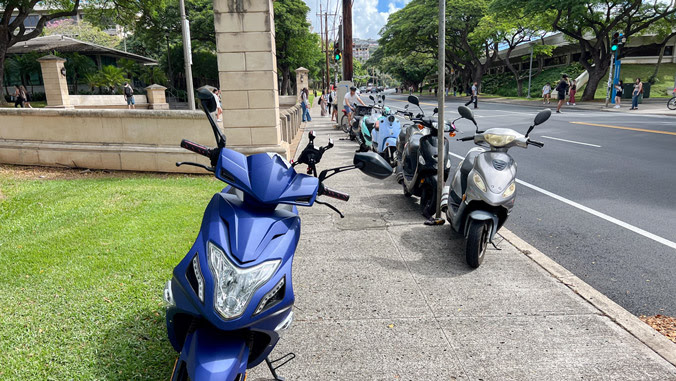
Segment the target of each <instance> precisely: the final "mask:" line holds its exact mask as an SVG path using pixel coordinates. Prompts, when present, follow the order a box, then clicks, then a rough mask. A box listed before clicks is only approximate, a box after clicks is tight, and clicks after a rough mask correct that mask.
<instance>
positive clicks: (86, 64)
mask: <svg viewBox="0 0 676 381" xmlns="http://www.w3.org/2000/svg"><path fill="white" fill-rule="evenodd" d="M65 66H66V72H67V73H68V77H69V79H70V80H71V82H72V83H73V87H74V89H73V93H74V94H77V93H78V87H79V85H80V80H81V79H86V78H87V75H89V74H91V73H93V72H95V71H96V64H95V63H94V61H93V60H92V59H91V58H90V57H88V56H83V55H82V54H80V53H73V54H69V55H68V56H67V61H66V63H65Z"/></svg>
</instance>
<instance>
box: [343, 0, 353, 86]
mask: <svg viewBox="0 0 676 381" xmlns="http://www.w3.org/2000/svg"><path fill="white" fill-rule="evenodd" d="M352 76H353V67H352V0H343V81H352Z"/></svg>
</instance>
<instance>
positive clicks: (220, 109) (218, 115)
mask: <svg viewBox="0 0 676 381" xmlns="http://www.w3.org/2000/svg"><path fill="white" fill-rule="evenodd" d="M213 93H214V99H215V100H216V121H217V122H222V121H223V105H222V104H221V90H219V89H214V91H213Z"/></svg>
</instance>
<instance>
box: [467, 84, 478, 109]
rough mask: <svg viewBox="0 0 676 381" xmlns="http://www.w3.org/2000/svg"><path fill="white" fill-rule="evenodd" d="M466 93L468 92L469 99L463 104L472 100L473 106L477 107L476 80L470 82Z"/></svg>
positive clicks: (468, 103)
mask: <svg viewBox="0 0 676 381" xmlns="http://www.w3.org/2000/svg"><path fill="white" fill-rule="evenodd" d="M468 93H469V94H470V98H469V101H468V102H467V103H465V106H469V105H470V103H472V102H474V108H479V106H478V105H477V102H478V101H479V89H478V88H477V82H474V84H472V87H471V88H470V89H469V91H468Z"/></svg>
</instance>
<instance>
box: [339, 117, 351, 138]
mask: <svg viewBox="0 0 676 381" xmlns="http://www.w3.org/2000/svg"><path fill="white" fill-rule="evenodd" d="M340 128H342V129H343V132H345V133H347V132H349V131H350V123H349V121H348V120H347V115H346V114H343V116H342V117H341V118H340Z"/></svg>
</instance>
